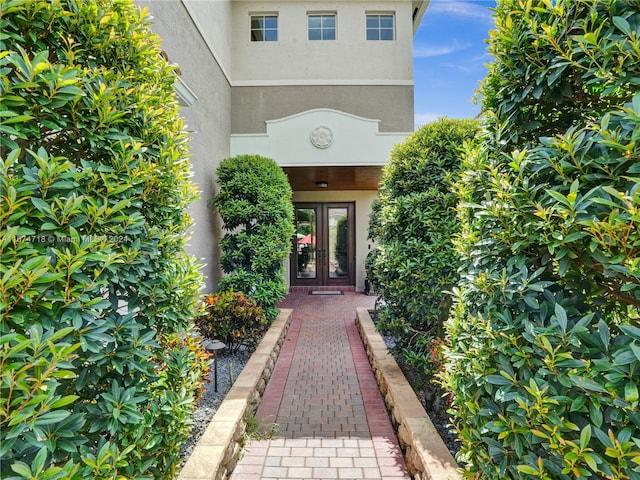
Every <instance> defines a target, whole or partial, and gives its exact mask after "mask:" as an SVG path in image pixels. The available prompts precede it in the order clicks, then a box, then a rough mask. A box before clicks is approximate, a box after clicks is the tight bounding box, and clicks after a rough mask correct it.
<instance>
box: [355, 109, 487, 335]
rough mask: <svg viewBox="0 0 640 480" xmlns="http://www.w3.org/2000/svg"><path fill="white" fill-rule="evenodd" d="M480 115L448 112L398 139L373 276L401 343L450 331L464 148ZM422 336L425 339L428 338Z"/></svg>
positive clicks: (373, 233) (371, 263) (385, 180)
mask: <svg viewBox="0 0 640 480" xmlns="http://www.w3.org/2000/svg"><path fill="white" fill-rule="evenodd" d="M477 129H478V123H477V122H476V121H475V120H452V119H446V118H443V119H440V120H438V121H436V122H433V123H430V124H427V125H424V126H423V127H421V128H420V129H418V130H417V131H416V132H415V133H414V134H412V135H411V136H410V137H409V138H407V140H406V141H405V142H404V143H402V144H400V145H397V146H396V147H395V149H394V150H393V152H392V153H391V158H390V161H389V164H388V165H387V166H386V167H385V168H384V170H383V174H382V180H381V183H380V189H379V192H378V197H377V199H376V200H375V201H374V204H373V210H372V213H371V216H370V221H369V236H370V238H372V239H373V240H375V241H377V242H378V245H379V246H378V249H377V250H374V252H375V253H374V254H371V255H369V256H368V257H367V261H366V265H365V266H366V268H367V277H368V278H369V280H370V281H371V285H372V287H373V289H374V291H375V292H376V293H377V294H378V295H380V298H381V300H382V302H381V307H380V322H381V327H382V328H386V329H389V330H391V332H392V333H394V335H395V336H396V338H397V340H398V343H399V344H400V345H401V346H409V345H413V346H414V347H415V346H416V342H415V340H417V339H420V338H421V337H424V336H427V337H434V336H438V337H441V336H442V325H443V321H444V320H446V318H447V314H448V311H449V307H450V305H451V303H450V296H449V294H448V293H446V292H447V291H448V290H450V289H451V287H452V286H453V285H454V284H455V283H456V280H457V273H456V270H457V267H458V258H457V254H456V252H455V251H454V248H453V243H452V242H451V237H452V236H454V235H455V234H456V233H457V232H458V221H457V219H456V205H457V197H456V195H455V193H454V192H453V191H452V190H451V186H452V182H454V181H455V180H456V179H457V177H458V173H459V171H460V156H459V152H460V149H461V147H462V145H463V143H464V142H465V141H467V140H470V139H472V138H473V137H474V135H475V133H476V131H477ZM419 343H423V342H422V341H420V342H419Z"/></svg>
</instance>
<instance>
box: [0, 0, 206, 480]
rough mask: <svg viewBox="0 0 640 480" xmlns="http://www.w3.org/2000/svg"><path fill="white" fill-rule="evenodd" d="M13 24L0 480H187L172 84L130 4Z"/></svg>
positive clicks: (188, 280) (12, 10)
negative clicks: (179, 476) (181, 479)
mask: <svg viewBox="0 0 640 480" xmlns="http://www.w3.org/2000/svg"><path fill="white" fill-rule="evenodd" d="M0 9H1V10H2V18H1V20H0V29H1V31H2V50H3V51H2V54H1V55H0V76H1V82H2V89H1V94H0V95H1V97H0V118H1V119H2V123H1V126H0V130H1V135H0V142H1V143H0V148H1V153H2V162H1V163H0V169H1V170H0V196H1V197H2V200H1V203H2V209H1V210H0V245H1V247H0V260H1V261H0V295H1V307H0V312H1V315H2V323H1V326H0V349H1V352H2V354H1V355H0V357H1V359H0V363H1V367H2V377H1V383H0V392H1V395H0V432H1V433H0V434H1V436H2V438H1V441H0V456H2V467H1V471H0V476H1V477H2V478H7V479H9V478H72V479H85V478H105V479H106V478H167V479H169V478H173V474H174V472H175V470H176V468H177V466H178V464H179V462H180V458H179V452H180V448H181V444H182V443H183V442H184V440H185V439H186V438H187V436H188V435H189V430H190V418H191V414H192V412H193V409H194V408H195V400H196V398H197V396H198V394H199V389H200V381H201V378H202V375H203V374H204V373H205V370H208V366H207V365H206V362H203V361H202V358H201V357H200V353H199V352H198V347H197V346H196V345H197V342H195V343H194V340H193V339H192V338H191V332H190V328H191V327H190V323H191V322H190V319H191V318H193V316H194V314H195V312H196V311H197V307H198V290H199V288H200V286H201V283H202V282H201V277H200V275H199V274H198V272H197V268H196V267H197V265H196V264H195V262H194V260H193V259H192V258H191V257H189V256H188V255H186V254H185V251H184V247H185V242H186V238H185V232H186V231H187V229H188V228H189V226H190V223H191V222H190V219H189V217H188V215H187V213H186V208H187V206H188V205H189V204H190V203H191V202H192V201H193V200H194V198H195V195H196V192H195V189H194V187H193V186H192V185H191V184H190V182H189V180H188V177H189V175H190V173H189V166H188V161H187V140H188V139H187V135H186V134H185V132H184V130H183V123H182V120H181V119H180V117H179V114H178V108H179V107H178V105H177V103H176V101H175V98H174V96H175V94H174V90H173V83H174V80H175V75H174V73H173V71H172V67H171V66H170V65H168V64H167V62H166V61H165V60H164V59H163V58H162V56H161V51H160V48H159V39H158V38H157V37H156V36H155V35H153V34H152V33H151V31H150V29H149V25H148V20H147V19H146V17H145V13H144V12H141V11H139V10H138V8H136V7H135V6H134V5H133V3H132V2H130V1H125V0H112V1H106V0H99V1H94V2H75V1H60V2H49V1H35V0H34V1H28V2H23V1H12V0H4V1H2V2H1V5H0Z"/></svg>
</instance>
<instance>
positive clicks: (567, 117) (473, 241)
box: [443, 0, 640, 480]
mask: <svg viewBox="0 0 640 480" xmlns="http://www.w3.org/2000/svg"><path fill="white" fill-rule="evenodd" d="M495 18H496V30H495V31H493V32H492V34H491V40H490V51H491V53H492V54H493V56H494V61H493V63H492V64H491V65H490V67H489V74H488V76H487V79H486V80H485V82H484V84H483V86H482V88H481V94H482V98H483V114H484V118H485V120H486V128H485V132H484V134H483V136H482V138H481V141H478V142H477V143H476V145H473V146H469V147H468V148H467V150H466V154H465V162H464V167H465V172H464V173H463V175H462V176H461V180H460V182H459V183H458V191H459V194H460V196H461V199H462V205H461V209H460V220H461V224H462V233H461V235H460V239H459V242H458V248H459V251H460V255H461V260H462V265H463V268H462V270H461V281H460V285H459V288H458V289H457V290H456V295H455V305H454V309H453V315H452V320H451V321H450V323H449V324H448V325H447V330H448V333H449V334H450V337H451V348H450V350H449V352H448V361H447V365H446V368H445V373H444V375H443V380H444V383H445V385H446V386H447V387H448V388H449V389H450V390H451V391H452V392H453V393H454V396H453V397H454V403H453V407H452V413H453V415H454V423H455V424H456V426H457V428H458V430H459V433H460V437H461V439H462V450H461V455H460V457H459V458H460V460H464V461H465V462H466V467H465V474H466V477H467V478H486V479H495V478H548V479H574V478H584V479H604V478H606V479H612V480H613V479H617V480H620V479H639V478H640V414H639V413H638V412H639V395H638V384H639V383H640V312H639V307H640V268H639V267H640V231H639V229H638V227H639V226H640V215H639V214H638V211H639V210H638V207H639V206H640V193H639V188H638V185H640V168H639V165H640V161H639V160H640V158H639V146H640V142H639V141H638V140H640V137H639V136H638V135H639V132H640V94H639V93H638V89H639V87H638V86H639V85H640V49H638V48H637V46H638V35H639V34H640V11H639V9H638V3H637V2H626V1H592V0H588V1H587V0H577V1H561V0H559V1H557V2H553V3H551V2H545V1H537V2H521V1H515V0H502V1H500V2H499V3H498V6H497V8H496V16H495Z"/></svg>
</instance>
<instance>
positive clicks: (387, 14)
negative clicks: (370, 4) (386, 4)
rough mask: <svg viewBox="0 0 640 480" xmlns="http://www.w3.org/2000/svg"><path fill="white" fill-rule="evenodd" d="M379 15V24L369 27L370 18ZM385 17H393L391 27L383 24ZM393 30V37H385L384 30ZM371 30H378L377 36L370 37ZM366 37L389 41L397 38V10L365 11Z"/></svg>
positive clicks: (372, 39)
mask: <svg viewBox="0 0 640 480" xmlns="http://www.w3.org/2000/svg"><path fill="white" fill-rule="evenodd" d="M374 17H377V25H376V26H375V27H369V19H370V18H374ZM383 17H391V27H385V26H383V25H382V21H381V20H382V18H383ZM389 31H391V38H383V36H384V35H383V34H382V32H389ZM370 32H377V35H376V37H377V38H370V35H369V34H370ZM365 38H366V40H367V41H372V42H375V41H380V42H389V41H395V40H396V14H395V12H366V13H365Z"/></svg>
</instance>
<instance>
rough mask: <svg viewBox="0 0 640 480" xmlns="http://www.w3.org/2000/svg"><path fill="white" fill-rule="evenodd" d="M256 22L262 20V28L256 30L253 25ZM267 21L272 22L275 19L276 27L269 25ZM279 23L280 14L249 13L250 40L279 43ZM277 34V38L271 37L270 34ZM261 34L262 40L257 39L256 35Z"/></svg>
mask: <svg viewBox="0 0 640 480" xmlns="http://www.w3.org/2000/svg"><path fill="white" fill-rule="evenodd" d="M254 19H255V20H260V26H259V27H258V28H254V26H253V23H254ZM267 19H269V20H272V19H275V27H273V26H268V25H267ZM279 27H280V26H279V22H278V12H250V13H249V39H250V41H251V42H260V43H262V42H277V41H278V34H279V30H280V28H279ZM273 32H275V37H273V36H272V35H269V34H268V33H273ZM257 33H259V34H260V36H261V37H262V38H255V37H257V36H258V35H254V34H257Z"/></svg>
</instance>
